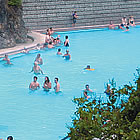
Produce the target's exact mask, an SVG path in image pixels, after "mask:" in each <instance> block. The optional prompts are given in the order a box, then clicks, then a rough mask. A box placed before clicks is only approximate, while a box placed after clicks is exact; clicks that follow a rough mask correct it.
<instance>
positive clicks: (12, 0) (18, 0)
mask: <svg viewBox="0 0 140 140" xmlns="http://www.w3.org/2000/svg"><path fill="white" fill-rule="evenodd" d="M21 4H22V0H8V5H11V6H21Z"/></svg>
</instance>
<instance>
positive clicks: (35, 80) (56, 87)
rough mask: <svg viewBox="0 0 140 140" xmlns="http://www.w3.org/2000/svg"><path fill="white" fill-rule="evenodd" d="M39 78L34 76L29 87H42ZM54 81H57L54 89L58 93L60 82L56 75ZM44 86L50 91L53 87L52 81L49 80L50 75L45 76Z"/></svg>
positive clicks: (33, 88) (35, 88)
mask: <svg viewBox="0 0 140 140" xmlns="http://www.w3.org/2000/svg"><path fill="white" fill-rule="evenodd" d="M37 79H38V78H37V76H34V79H33V82H31V83H30V85H29V89H31V90H37V89H39V88H40V84H39V83H38V82H37ZM54 82H55V86H54V91H55V92H56V93H58V92H60V84H59V82H58V78H57V77H55V79H54ZM43 88H44V90H45V91H49V90H50V89H51V88H52V84H51V81H50V80H49V77H48V76H46V77H45V81H44V83H43Z"/></svg>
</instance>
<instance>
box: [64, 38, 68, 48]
mask: <svg viewBox="0 0 140 140" xmlns="http://www.w3.org/2000/svg"><path fill="white" fill-rule="evenodd" d="M65 38H66V40H65V42H64V46H65V47H69V39H68V36H65Z"/></svg>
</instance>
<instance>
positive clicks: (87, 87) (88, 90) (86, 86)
mask: <svg viewBox="0 0 140 140" xmlns="http://www.w3.org/2000/svg"><path fill="white" fill-rule="evenodd" d="M84 91H86V92H93V91H92V90H91V89H90V88H89V85H88V84H87V85H85V89H84Z"/></svg>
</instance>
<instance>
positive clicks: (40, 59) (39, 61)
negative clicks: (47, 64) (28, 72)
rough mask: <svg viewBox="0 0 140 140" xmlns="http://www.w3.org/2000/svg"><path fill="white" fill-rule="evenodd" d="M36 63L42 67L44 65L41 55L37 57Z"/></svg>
mask: <svg viewBox="0 0 140 140" xmlns="http://www.w3.org/2000/svg"><path fill="white" fill-rule="evenodd" d="M35 62H37V63H38V64H40V65H42V64H43V60H42V58H41V57H40V54H38V55H37V57H36V59H35Z"/></svg>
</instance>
